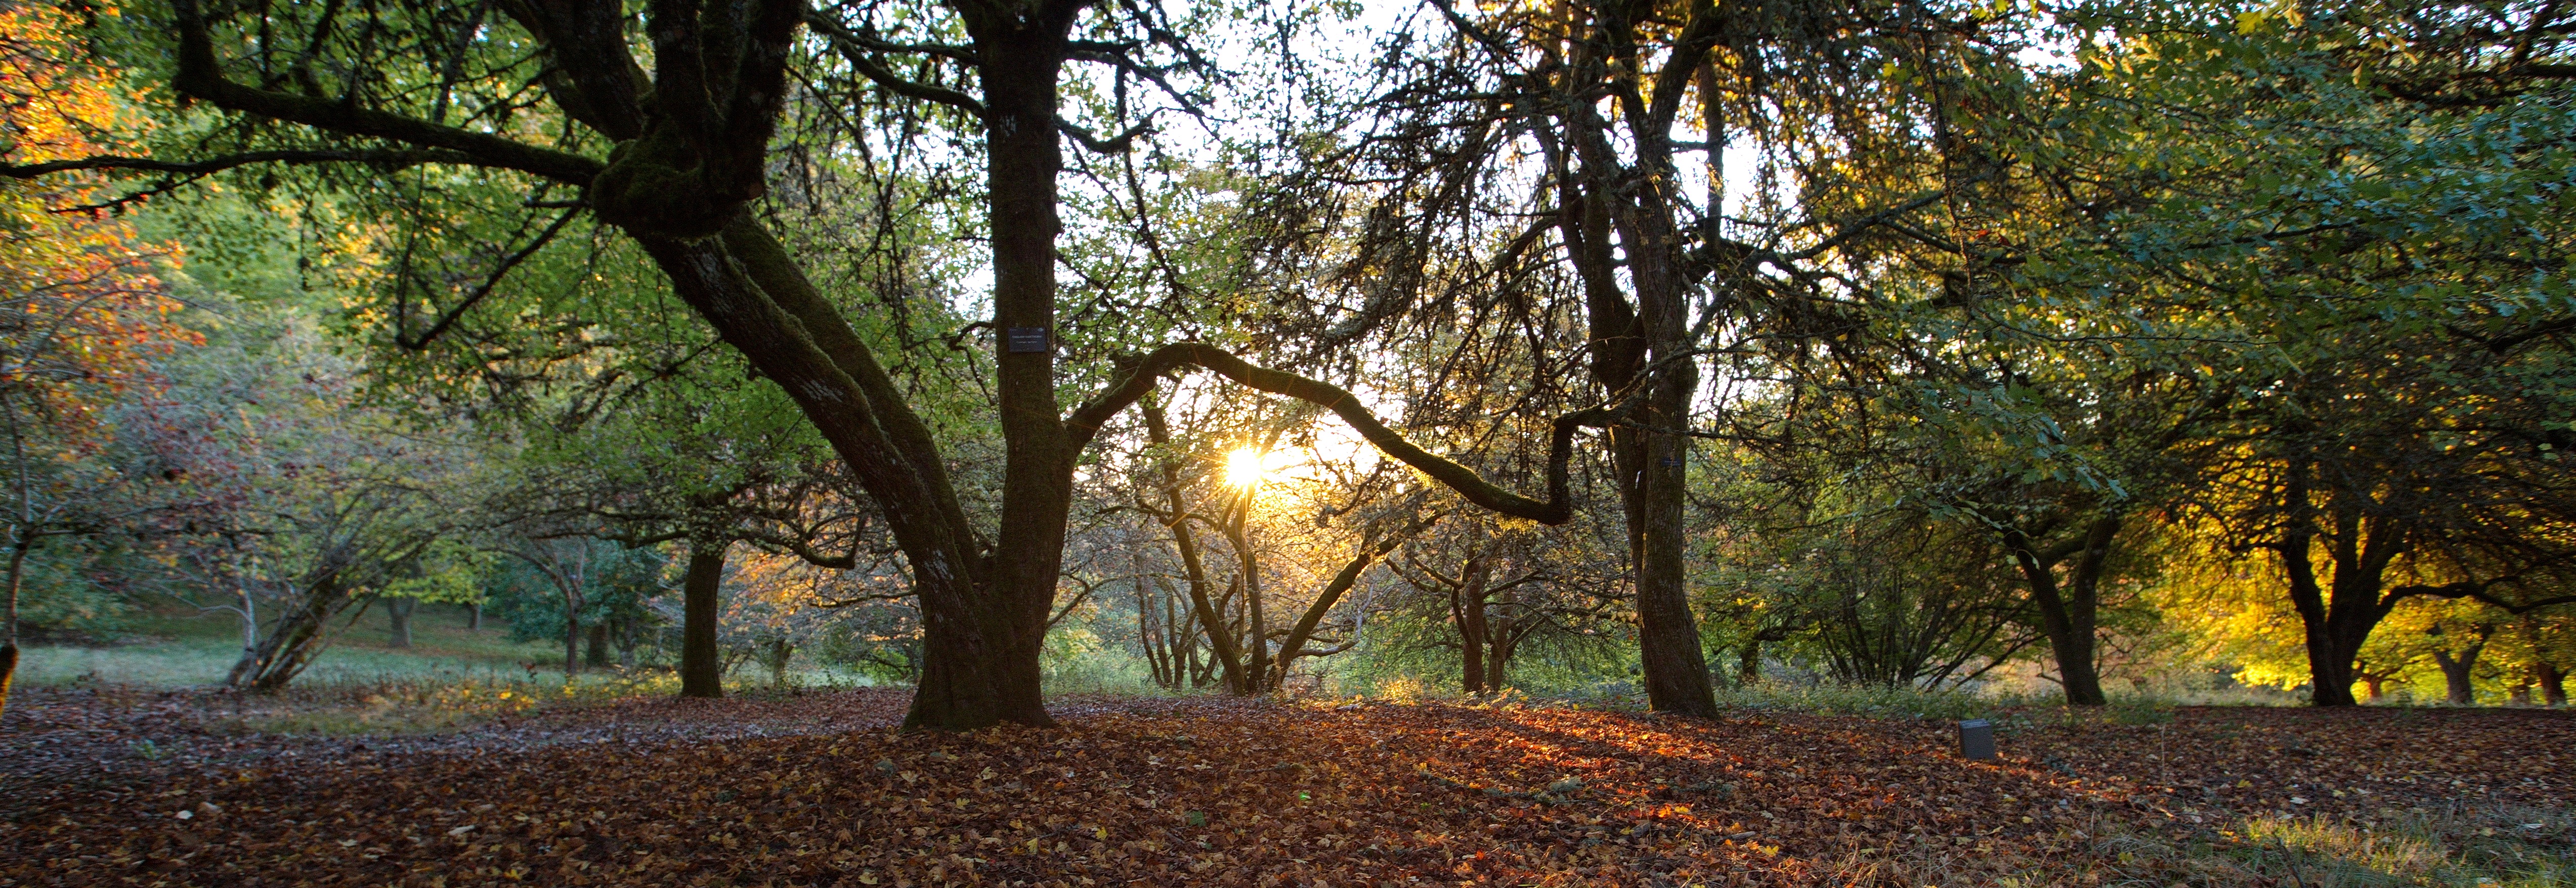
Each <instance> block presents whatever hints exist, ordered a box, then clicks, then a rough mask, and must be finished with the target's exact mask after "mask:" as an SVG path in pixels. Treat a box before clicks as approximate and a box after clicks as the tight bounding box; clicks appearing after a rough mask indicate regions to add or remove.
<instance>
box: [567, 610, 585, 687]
mask: <svg viewBox="0 0 2576 888" xmlns="http://www.w3.org/2000/svg"><path fill="white" fill-rule="evenodd" d="M564 597H565V599H567V600H566V601H565V604H567V605H569V604H572V603H573V601H572V600H571V599H572V596H570V595H566V596H564ZM579 613H581V611H579V610H577V609H575V608H572V607H566V608H564V635H563V639H564V684H567V685H569V684H572V679H573V676H576V675H579V674H581V618H580V617H578V616H576V615H577V614H579Z"/></svg>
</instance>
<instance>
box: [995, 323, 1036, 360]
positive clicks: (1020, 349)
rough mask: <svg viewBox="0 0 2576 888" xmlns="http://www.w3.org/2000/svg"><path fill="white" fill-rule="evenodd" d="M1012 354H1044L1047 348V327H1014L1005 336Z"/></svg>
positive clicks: (1004, 338)
mask: <svg viewBox="0 0 2576 888" xmlns="http://www.w3.org/2000/svg"><path fill="white" fill-rule="evenodd" d="M1003 341H1004V342H1005V343H1007V350H1008V351H1009V352H1010V353H1011V354H1015V355H1021V354H1044V353H1045V352H1046V350H1047V329H1046V328H1045V327H1012V328H1010V330H1009V331H1007V335H1005V336H1004V337H1003Z"/></svg>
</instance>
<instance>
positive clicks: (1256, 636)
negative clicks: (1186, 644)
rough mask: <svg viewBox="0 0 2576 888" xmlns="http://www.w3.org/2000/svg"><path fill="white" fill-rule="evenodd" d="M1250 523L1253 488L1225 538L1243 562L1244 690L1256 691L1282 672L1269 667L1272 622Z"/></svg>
mask: <svg viewBox="0 0 2576 888" xmlns="http://www.w3.org/2000/svg"><path fill="white" fill-rule="evenodd" d="M1251 525H1252V492H1251V491H1249V490H1246V491H1244V492H1243V497H1242V499H1241V500H1240V501H1238V502H1237V503H1236V504H1235V513H1234V521H1233V522H1232V523H1231V524H1229V525H1227V527H1226V538H1227V540H1228V541H1229V542H1232V543H1233V544H1234V551H1235V554H1236V555H1237V556H1238V560H1239V561H1240V562H1241V563H1240V564H1238V565H1237V566H1236V569H1237V570H1240V571H1242V576H1243V615H1244V622H1245V630H1244V633H1245V635H1244V645H1243V652H1244V660H1243V674H1244V678H1245V680H1246V684H1245V692H1246V693H1254V694H1257V693H1261V692H1263V691H1267V690H1270V689H1271V688H1274V687H1277V686H1278V679H1279V676H1278V675H1275V674H1273V673H1272V671H1271V668H1270V666H1271V656H1270V626H1269V623H1268V621H1267V620H1266V619H1265V615H1264V614H1263V613H1262V608H1261V603H1262V602H1261V556H1260V553H1257V552H1254V551H1253V550H1252V527H1251Z"/></svg>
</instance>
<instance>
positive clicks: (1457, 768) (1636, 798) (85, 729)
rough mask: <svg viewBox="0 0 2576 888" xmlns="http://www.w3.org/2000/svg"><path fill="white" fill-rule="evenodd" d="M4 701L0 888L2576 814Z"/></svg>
mask: <svg viewBox="0 0 2576 888" xmlns="http://www.w3.org/2000/svg"><path fill="white" fill-rule="evenodd" d="M22 702H23V705H24V711H23V712H22V711H19V709H18V708H17V707H13V711H12V712H11V713H10V715H9V721H10V724H9V727H8V732H7V734H6V735H5V742H6V743H7V748H6V751H5V752H0V780H6V781H7V782H6V784H5V785H4V786H0V790H5V800H0V816H4V817H5V819H0V884H25V885H55V884H62V885H82V884H101V885H106V884H138V885H151V884H172V885H182V884H187V885H298V884H313V885H334V884H353V885H355V884H363V885H451V886H452V885H485V884H531V883H533V884H553V885H629V884H632V885H684V884H685V885H700V884H730V885H896V886H901V885H935V884H985V885H1017V884H1072V885H1125V884H1140V885H1178V884H1202V883H1205V884H1217V885H1270V884H1295V885H1372V886H1374V885H1390V884H1391V885H1428V884H1452V885H1455V884H1502V885H1522V884H1536V885H1578V884H1584V885H1588V884H1621V885H1689V884H1711V885H1727V884H1758V885H1782V884H1891V885H1894V884H1901V885H1907V886H1914V885H1921V884H1956V885H1982V884H1995V883H1997V882H1998V881H1999V880H2004V879H2007V878H2014V879H2020V880H2022V881H2023V882H2025V883H2031V884H2070V885H2076V884H2096V883H2102V882H2136V883H2142V884H2158V885H2162V884H2170V883H2173V882H2185V883H2200V884H2223V883H2224V882H2223V881H2219V880H2221V879H2222V878H2224V877H2223V876H2221V875H2213V873H2219V872H2222V870H2213V869H2211V868H2210V867H2208V866H2201V865H2196V864H2193V863H2192V862H2191V861H2190V860H2188V859H2176V858H2172V857H2169V856H2168V857H2159V856H2156V855H2146V854H2137V853H2130V849H2134V848H2144V847H2149V846H2154V847H2165V848H2186V847H2187V848H2198V849H2203V850H2204V851H2208V850H2210V849H2215V851H2213V852H2212V853H2219V852H2224V851H2225V850H2226V849H2228V848H2230V847H2232V846H2237V845H2243V844H2244V843H2246V842H2248V841H2250V840H2249V839H2247V838H2245V837H2244V836H2243V835H2241V834H2239V833H2238V832H2237V831H2235V829H2234V827H2233V825H2234V824H2239V823H2242V822H2243V821H2244V820H2245V819H2246V818H2249V817H2266V816H2270V817H2285V816H2286V817H2318V818H2322V819H2324V820H2326V821H2332V822H2336V823H2346V824H2352V825H2354V826H2356V827H2368V826H2370V825H2372V824H2375V823H2377V822H2380V821H2382V820H2388V819H2399V818H2405V817H2408V816H2422V815H2425V814H2426V813H2427V812H2434V813H2440V812H2449V813H2452V814H2459V813H2460V812H2463V811H2474V812H2488V813H2487V814H2486V815H2483V816H2496V817H2502V818H2503V820H2504V821H2507V822H2502V823H2500V824H2499V825H2501V826H2502V827H2504V828H2506V829H2508V830H2511V829H2525V828H2526V827H2524V826H2523V825H2522V824H2520V823H2513V822H2510V821H2515V820H2522V819H2527V818H2529V817H2532V816H2537V815H2530V814H2525V813H2515V812H2528V811H2542V812H2547V811H2557V812H2561V813H2562V814H2563V812H2565V811H2566V810H2567V809H2568V808H2569V807H2570V802H2571V793H2576V719H2571V718H2569V717H2568V715H2567V714H2566V713H2558V712H2541V711H2528V710H2485V711H2477V710H2420V709H2418V710H2408V709H2360V710H2349V711H2318V710H2297V709H2242V708H2226V709H2217V708H2212V709H2191V708H2186V709H2182V710H2179V711H2177V712H2175V713H2173V715H2172V718H2171V719H2170V720H2169V721H2166V722H2164V723H2159V724H2116V723H2111V722H2110V721H2108V720H2104V719H2100V718H2091V719H2068V718H2067V717H2065V716H2063V715H2060V714H2057V713H2055V712H2054V711H2038V712H2033V713H2028V714H2024V715H2020V716H2014V717H2009V718H2007V719H2006V720H2005V722H2004V725H2003V728H2004V730H2003V736H2002V747H2003V758H2002V759H2001V760H2000V761H1997V762H1992V763H1973V762H1966V761H1962V760H1960V759H1959V758H1958V757H1957V756H1956V754H1955V753H1954V751H1953V739H1952V734H1951V733H1950V732H1951V728H1950V726H1949V725H1947V724H1945V723H1933V722H1920V721H1909V720H1884V719H1864V718H1851V717H1833V716H1820V715H1796V714H1778V713H1764V714H1745V715H1741V716H1736V717H1729V718H1725V719H1721V720H1717V721H1713V722H1703V721H1692V720H1682V719H1658V718H1651V717H1646V716H1643V715H1639V714H1635V713H1627V712H1609V711H1599V710H1586V709H1573V708H1555V707H1542V706H1504V707H1466V706H1450V705H1436V704H1426V705H1420V706H1410V705H1404V706H1399V705H1379V704H1368V705H1347V704H1346V705H1342V706H1334V705H1331V704H1322V703H1296V702H1263V701H1234V700H1222V699H1205V698H1200V699H1187V700H1090V699H1084V700H1070V701H1059V702H1058V704H1057V705H1056V707H1055V711H1056V712H1057V713H1058V715H1059V717H1060V718H1062V719H1063V721H1064V726H1063V727H1060V728H1056V729H1051V730H1029V729H1002V730H995V731H987V732H980V733H976V734H970V735H906V734H899V733H896V732H894V731H893V730H892V729H891V725H892V723H893V721H894V719H895V718H897V717H899V715H900V713H901V708H902V702H903V696H902V695H901V694H900V693H897V692H887V691H850V692H837V693H820V694H810V695H805V696H799V697H794V698H789V699H785V700H771V701H760V700H727V701H722V702H705V701H671V700H648V701H634V702H628V703H621V704H617V705H612V706H593V707H582V708H579V709H568V710H564V711H559V712H543V713H540V714H538V715H537V716H536V717H534V718H525V719H518V720H514V721H511V722H506V723H496V724H491V725H485V726H481V727H477V728H474V729H470V730H467V731H463V732H459V733H454V734H447V735H441V736H434V737H421V738H407V739H391V740H388V739H342V740H317V739H309V738H282V737H238V736H226V735H224V734H222V733H220V732H215V731H211V730H207V729H205V726H206V725H208V724H212V723H213V722H214V716H215V715H216V714H219V707H217V706H213V705H210V704H205V703H203V702H202V701H201V700H198V699H196V698H191V697H188V696H186V695H165V696H157V697H156V696H149V695H146V696H138V697H129V698H125V699H122V700H112V699H101V698H100V697H98V696H97V695H94V694H93V695H90V696H88V697H83V696H82V695H81V694H64V693H59V692H39V693H36V694H33V695H30V697H28V698H25V699H23V701H22ZM143 739H152V740H153V741H154V743H153V745H152V746H151V747H149V748H148V751H147V750H143V749H138V748H137V746H136V742H137V741H139V740H143ZM2493 812H2505V813H2502V814H2496V813H2493ZM2568 828H2569V827H2568V824H2567V821H2566V820H2565V818H2564V817H2563V816H2561V817H2553V818H2545V822H2543V823H2541V824H2540V825H2539V826H2535V827H2528V828H2527V829H2529V830H2531V831H2533V832H2534V833H2535V834H2534V835H2532V836H2528V837H2526V838H2529V839H2530V840H2533V841H2538V842H2543V843H2546V842H2558V843H2562V844H2563V843H2564V842H2566V841H2567V838H2568V837H2567V832H2568ZM2543 832H2545V833H2547V835H2539V833H2543ZM2224 872H2241V871H2235V870H2224ZM2302 882H2303V883H2304V879H2303V880H2302ZM2281 884H2289V883H2288V882H2282V883H2281Z"/></svg>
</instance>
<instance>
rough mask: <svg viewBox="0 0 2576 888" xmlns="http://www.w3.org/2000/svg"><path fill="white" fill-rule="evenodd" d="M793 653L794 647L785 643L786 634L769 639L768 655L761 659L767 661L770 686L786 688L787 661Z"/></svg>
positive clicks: (780, 688)
mask: <svg viewBox="0 0 2576 888" xmlns="http://www.w3.org/2000/svg"><path fill="white" fill-rule="evenodd" d="M795 655H796V648H795V646H794V645H790V644H788V643H787V636H784V635H781V636H779V637H777V638H773V639H770V640H769V655H768V656H766V657H763V658H762V659H765V660H768V661H769V662H768V663H767V664H766V665H768V666H769V686H770V687H772V688H775V689H778V690H782V691H783V690H786V689H787V663H788V660H789V659H791V658H793V657H794V656H795Z"/></svg>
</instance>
